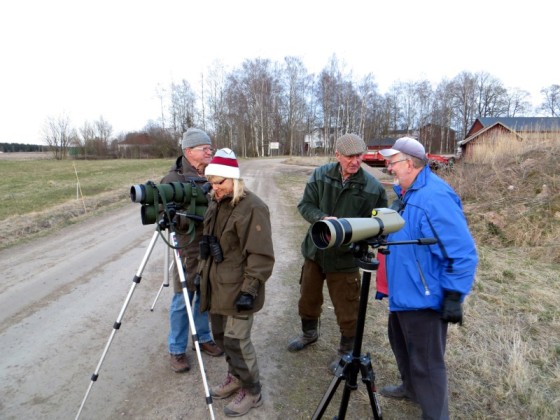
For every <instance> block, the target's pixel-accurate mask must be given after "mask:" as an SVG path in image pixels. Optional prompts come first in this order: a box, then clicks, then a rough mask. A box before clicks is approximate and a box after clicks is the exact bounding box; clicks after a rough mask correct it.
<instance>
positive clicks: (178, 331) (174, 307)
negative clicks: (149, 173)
mask: <svg viewBox="0 0 560 420" xmlns="http://www.w3.org/2000/svg"><path fill="white" fill-rule="evenodd" d="M181 148H182V150H183V154H182V155H181V156H179V157H178V158H177V160H176V161H175V163H174V164H173V166H172V167H171V169H170V170H169V173H168V174H167V175H166V176H165V177H164V178H163V179H162V180H161V183H162V184H164V183H170V182H182V183H185V182H189V181H191V180H194V181H195V182H196V183H197V184H199V185H202V184H205V183H206V182H207V180H206V178H204V169H205V168H206V166H208V164H209V163H210V161H211V160H212V153H213V152H214V149H213V148H212V141H211V140H210V137H208V134H206V133H205V132H204V131H202V130H199V129H198V128H189V129H188V130H187V131H186V132H185V133H183V140H182V141H181ZM175 222H176V225H175V231H176V237H177V242H178V245H179V247H180V250H179V253H180V255H181V260H182V261H183V268H184V270H185V276H186V280H187V289H188V294H189V298H190V303H191V305H192V303H193V301H194V306H193V307H192V313H193V318H194V324H195V327H196V333H197V335H198V342H199V344H200V349H201V350H202V351H203V352H205V353H207V354H209V355H210V356H221V355H222V354H223V351H222V349H220V348H219V347H218V346H217V345H216V344H215V343H214V340H213V339H212V335H211V333H210V326H209V322H208V312H203V313H201V312H200V302H199V295H198V293H197V292H196V285H195V284H194V276H195V274H196V267H197V263H198V252H199V249H198V243H199V242H200V240H201V239H202V228H203V226H202V223H197V225H196V227H195V236H194V239H193V238H192V237H191V235H189V234H187V231H188V228H189V227H190V223H192V221H191V220H190V219H187V218H186V217H185V216H177V219H176V220H175ZM173 289H174V294H173V298H172V300H171V306H170V308H169V324H170V328H169V336H168V350H169V354H170V364H171V369H172V370H173V371H174V372H186V371H188V370H189V369H190V365H189V362H188V361H187V357H186V354H185V351H186V348H187V343H188V340H189V319H188V316H187V309H186V302H185V298H184V296H183V292H182V287H181V283H180V278H179V274H178V272H177V270H174V277H173Z"/></svg>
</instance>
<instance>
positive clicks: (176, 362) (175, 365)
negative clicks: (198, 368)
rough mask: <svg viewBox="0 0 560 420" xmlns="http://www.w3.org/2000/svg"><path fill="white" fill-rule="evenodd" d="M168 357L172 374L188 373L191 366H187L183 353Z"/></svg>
mask: <svg viewBox="0 0 560 420" xmlns="http://www.w3.org/2000/svg"><path fill="white" fill-rule="evenodd" d="M169 356H170V364H171V370H173V372H177V373H182V372H188V371H189V370H190V368H191V365H189V362H188V361H187V356H186V355H185V353H181V354H170V355H169Z"/></svg>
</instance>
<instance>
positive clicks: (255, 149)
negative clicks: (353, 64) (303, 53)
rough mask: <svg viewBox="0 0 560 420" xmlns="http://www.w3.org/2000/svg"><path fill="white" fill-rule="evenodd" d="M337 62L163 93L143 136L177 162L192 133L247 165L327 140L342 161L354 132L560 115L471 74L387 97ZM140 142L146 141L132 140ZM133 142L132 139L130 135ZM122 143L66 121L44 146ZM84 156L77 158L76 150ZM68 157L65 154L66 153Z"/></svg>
mask: <svg viewBox="0 0 560 420" xmlns="http://www.w3.org/2000/svg"><path fill="white" fill-rule="evenodd" d="M345 67H346V66H345V65H344V64H343V63H341V62H340V61H339V60H338V59H337V57H336V55H333V56H332V57H331V58H330V60H329V62H328V63H327V65H326V66H325V67H324V68H323V70H322V71H321V72H319V74H311V73H309V71H308V70H307V68H306V67H305V65H304V63H303V61H302V60H301V59H300V58H298V57H286V58H285V59H284V60H283V61H282V62H276V61H271V60H269V59H263V58H256V59H247V60H245V61H243V62H242V63H241V65H240V66H239V67H237V68H234V69H233V70H231V71H228V70H226V69H225V67H224V66H222V65H221V64H219V63H215V64H214V65H213V66H212V67H211V68H210V69H209V71H208V72H207V74H206V75H202V76H201V78H200V81H198V82H197V83H200V84H199V86H200V88H199V89H194V88H193V85H191V84H190V83H189V81H187V80H184V79H183V80H181V81H180V82H179V83H172V84H171V85H170V86H169V87H161V86H158V87H157V88H156V95H157V96H158V98H159V99H160V103H161V116H158V117H157V118H155V119H154V120H152V121H150V122H148V124H147V125H146V127H145V128H144V129H143V130H141V132H143V133H147V132H150V133H151V134H150V136H152V140H153V141H152V142H153V143H155V144H158V142H161V144H162V145H163V146H162V147H155V148H154V150H155V152H154V153H156V154H160V155H167V154H170V155H173V154H176V145H177V144H178V141H179V139H180V138H181V135H182V133H183V132H184V131H185V130H186V129H187V128H188V127H199V128H202V129H204V130H206V131H207V132H209V133H210V134H211V135H212V136H213V138H214V140H215V142H216V146H217V147H230V148H232V149H233V150H235V151H236V153H237V154H238V155H240V156H244V157H257V156H268V155H270V154H271V148H270V146H271V143H276V142H278V143H279V145H280V146H279V147H280V150H278V153H279V154H283V155H302V154H305V153H308V152H309V149H308V147H307V145H306V143H305V136H306V135H307V134H309V133H311V132H312V131H313V130H314V129H319V130H321V131H322V138H323V139H324V140H325V147H324V150H323V152H324V153H332V152H333V147H334V139H336V137H338V136H339V135H340V134H342V133H345V132H354V133H357V134H358V135H360V136H362V137H363V138H364V139H365V140H366V142H368V141H371V140H373V139H376V138H383V137H384V136H387V135H389V134H390V133H392V132H395V131H401V132H402V131H403V130H404V131H409V132H412V131H414V130H416V129H418V128H420V127H422V126H424V125H426V124H432V125H436V126H441V127H445V128H451V129H453V130H455V131H456V132H457V139H463V138H464V137H465V135H466V133H467V131H468V130H469V128H470V127H471V125H472V124H473V122H474V121H475V119H476V118H479V117H522V116H535V115H540V116H559V115H560V85H556V84H555V85H551V86H548V87H543V88H542V90H541V94H542V102H541V104H540V105H539V106H537V107H535V108H533V106H532V105H531V102H530V99H531V98H530V94H529V93H528V92H527V91H524V90H522V89H519V88H517V87H516V88H507V87H505V86H504V85H503V83H502V82H501V81H500V80H499V79H497V78H496V77H494V76H492V75H490V74H488V73H486V72H478V73H470V72H461V73H459V74H457V75H456V76H455V77H453V78H451V79H447V78H446V79H444V80H442V81H440V82H439V83H438V84H437V86H435V87H434V86H432V84H431V82H429V81H428V80H418V81H408V82H402V81H398V82H395V83H394V84H393V85H392V86H391V87H390V88H389V90H388V92H387V93H385V94H381V93H380V92H379V88H378V85H377V83H376V82H375V77H374V75H373V74H372V73H370V74H368V75H366V76H364V77H362V78H361V79H360V80H354V77H353V74H352V71H347V70H346V69H345ZM132 134H136V135H137V134H138V133H132ZM127 135H131V133H128V134H127ZM127 135H124V134H123V135H121V136H120V138H114V137H111V136H112V128H111V126H110V124H109V123H108V122H106V121H104V120H103V118H102V117H101V118H100V120H98V121H96V122H94V123H87V122H86V123H85V124H84V126H83V127H81V128H80V129H77V130H76V129H73V128H71V127H70V126H69V120H68V119H67V118H64V117H58V118H53V117H50V118H49V119H48V121H47V125H46V129H45V135H44V139H45V141H46V143H47V144H48V145H50V146H52V147H54V148H55V149H57V148H58V149H59V151H60V153H58V154H57V155H56V157H58V158H64V157H65V156H66V154H67V151H68V150H69V147H71V146H72V147H73V148H75V149H76V148H77V149H78V150H79V151H81V155H83V156H88V155H97V156H102V155H110V154H113V155H115V153H116V152H115V150H117V149H118V144H119V142H121V141H122V140H124V137H126V136H127ZM75 149H74V150H75ZM64 150H65V151H64Z"/></svg>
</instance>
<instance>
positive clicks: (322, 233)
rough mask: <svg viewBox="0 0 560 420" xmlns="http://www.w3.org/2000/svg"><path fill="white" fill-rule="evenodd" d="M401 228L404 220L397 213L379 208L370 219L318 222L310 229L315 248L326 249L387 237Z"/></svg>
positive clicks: (374, 210)
mask: <svg viewBox="0 0 560 420" xmlns="http://www.w3.org/2000/svg"><path fill="white" fill-rule="evenodd" d="M403 226H404V219H403V218H402V217H401V215H400V214H399V213H397V211H395V210H392V209H388V208H379V209H373V210H372V212H371V217H363V218H362V217H354V218H352V217H350V218H341V219H327V220H319V221H318V222H315V223H314V224H313V226H312V227H311V239H312V240H313V243H314V244H315V246H316V247H317V248H319V249H326V248H331V247H339V246H343V245H348V244H350V243H353V242H358V241H362V240H365V239H370V238H372V239H373V238H375V237H376V236H381V235H388V234H389V233H393V232H396V231H398V230H400V229H401V228H402V227H403Z"/></svg>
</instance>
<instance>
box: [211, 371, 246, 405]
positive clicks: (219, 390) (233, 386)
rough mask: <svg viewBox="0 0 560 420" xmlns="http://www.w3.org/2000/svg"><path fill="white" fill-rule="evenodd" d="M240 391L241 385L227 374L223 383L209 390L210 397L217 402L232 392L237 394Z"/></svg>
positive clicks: (236, 379)
mask: <svg viewBox="0 0 560 420" xmlns="http://www.w3.org/2000/svg"><path fill="white" fill-rule="evenodd" d="M240 389H241V383H240V382H239V379H238V378H236V377H235V376H233V375H232V374H230V373H228V374H227V376H226V379H224V382H222V383H221V384H220V385H218V386H215V387H212V389H211V390H210V395H212V397H213V398H215V399H217V400H221V399H223V398H227V397H229V396H230V395H232V394H233V393H234V392H237V391H239V390H240Z"/></svg>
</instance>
